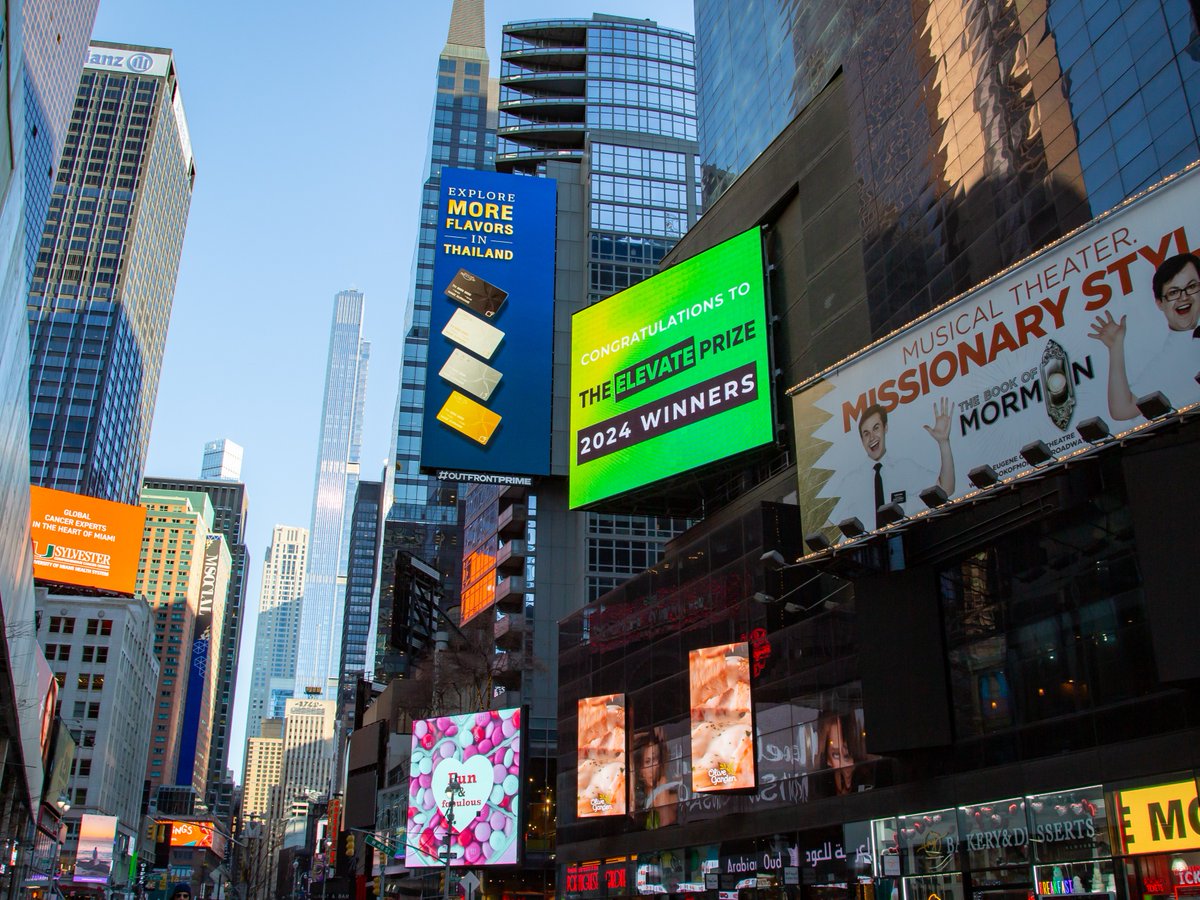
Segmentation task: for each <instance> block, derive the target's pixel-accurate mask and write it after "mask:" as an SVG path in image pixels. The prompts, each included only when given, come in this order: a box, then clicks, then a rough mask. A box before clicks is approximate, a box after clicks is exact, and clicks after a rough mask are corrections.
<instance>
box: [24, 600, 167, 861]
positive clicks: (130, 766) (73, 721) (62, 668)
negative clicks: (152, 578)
mask: <svg viewBox="0 0 1200 900" xmlns="http://www.w3.org/2000/svg"><path fill="white" fill-rule="evenodd" d="M37 612H38V632H37V633H38V641H39V643H40V644H41V645H42V649H43V650H44V652H45V654H46V659H47V660H48V661H49V663H50V667H51V669H52V670H53V671H54V677H55V680H56V681H58V685H59V702H60V709H61V713H60V714H61V716H62V719H63V722H64V723H65V725H66V727H67V728H69V729H70V730H71V732H72V733H73V735H74V737H75V739H76V741H77V743H78V749H77V750H76V753H75V762H74V764H73V766H72V768H71V780H70V782H69V783H68V787H67V800H68V801H69V802H70V804H71V808H70V810H68V811H67V813H66V815H65V816H64V819H65V821H66V824H67V842H66V844H65V846H64V853H63V855H64V857H72V856H73V854H74V848H75V841H76V839H77V836H78V834H79V820H80V818H81V817H82V816H83V814H84V813H93V814H95V815H105V816H116V817H117V819H118V820H119V822H118V832H117V852H118V854H122V853H123V854H124V855H125V856H126V857H127V856H128V854H129V853H130V852H131V851H132V850H133V849H135V846H136V844H135V842H136V839H137V833H138V829H139V826H140V824H141V806H142V788H143V779H144V778H145V774H146V758H147V756H148V755H149V751H150V728H151V725H152V721H153V716H154V709H155V706H154V699H155V692H156V690H157V688H158V673H159V665H158V659H157V658H156V656H155V653H154V638H155V630H154V621H153V617H152V614H151V610H150V606H149V604H148V603H147V602H146V601H145V599H143V598H141V597H82V596H75V595H72V594H57V593H53V592H51V591H49V590H47V589H45V588H39V589H38V590H37ZM124 862H125V864H126V866H127V865H128V859H127V858H125V860H124ZM114 863H115V864H114V871H117V868H116V866H117V865H119V864H120V863H121V859H120V858H118V859H117V860H115V861H114Z"/></svg>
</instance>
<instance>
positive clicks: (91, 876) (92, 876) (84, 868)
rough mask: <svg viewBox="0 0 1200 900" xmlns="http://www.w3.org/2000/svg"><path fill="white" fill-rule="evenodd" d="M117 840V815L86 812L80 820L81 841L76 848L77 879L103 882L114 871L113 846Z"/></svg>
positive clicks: (75, 877) (75, 875) (75, 878)
mask: <svg viewBox="0 0 1200 900" xmlns="http://www.w3.org/2000/svg"><path fill="white" fill-rule="evenodd" d="M116 841H117V817H116V816H97V815H93V814H92V813H84V814H83V816H82V817H80V820H79V843H78V844H77V845H76V849H75V874H74V876H73V877H74V880H75V881H90V882H95V883H97V884H103V883H105V882H107V881H108V876H109V873H110V872H112V862H113V848H114V845H115V844H116Z"/></svg>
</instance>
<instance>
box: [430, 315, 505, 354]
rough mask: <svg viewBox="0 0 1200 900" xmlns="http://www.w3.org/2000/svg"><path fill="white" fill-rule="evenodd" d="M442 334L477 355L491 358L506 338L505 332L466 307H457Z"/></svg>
mask: <svg viewBox="0 0 1200 900" xmlns="http://www.w3.org/2000/svg"><path fill="white" fill-rule="evenodd" d="M442 334H444V335H445V336H446V337H448V338H450V340H452V341H454V343H456V344H458V345H459V346H460V347H466V348H467V349H468V350H470V351H471V352H472V353H474V354H476V355H477V356H482V357H483V358H484V359H491V358H492V354H493V353H495V352H496V348H497V347H499V346H500V342H501V341H502V340H504V332H503V331H501V330H500V329H499V328H493V327H492V326H491V325H489V324H488V323H487V322H485V321H483V319H480V318H477V317H476V316H473V315H471V314H470V313H469V312H467V311H466V310H465V309H456V310H455V311H454V315H452V316H451V317H450V321H449V322H447V323H446V327H445V328H443V329H442Z"/></svg>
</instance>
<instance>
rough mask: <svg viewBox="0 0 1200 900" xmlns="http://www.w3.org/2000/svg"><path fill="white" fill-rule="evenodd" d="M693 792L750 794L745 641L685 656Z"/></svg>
mask: <svg viewBox="0 0 1200 900" xmlns="http://www.w3.org/2000/svg"><path fill="white" fill-rule="evenodd" d="M688 687H689V694H690V698H691V725H692V790H694V791H698V792H711V791H734V790H743V789H747V788H753V787H754V786H755V784H756V779H755V772H754V717H753V708H752V706H751V703H750V645H749V644H748V643H747V642H746V641H740V642H737V643H733V644H721V645H720V646H717V647H703V648H701V649H699V650H692V651H691V652H690V653H688Z"/></svg>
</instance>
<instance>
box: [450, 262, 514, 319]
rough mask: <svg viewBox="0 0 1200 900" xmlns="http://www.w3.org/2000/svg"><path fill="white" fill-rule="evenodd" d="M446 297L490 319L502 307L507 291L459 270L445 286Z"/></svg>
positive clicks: (464, 270) (463, 270)
mask: <svg viewBox="0 0 1200 900" xmlns="http://www.w3.org/2000/svg"><path fill="white" fill-rule="evenodd" d="M446 296H447V297H449V298H450V299H451V300H457V301H458V302H459V303H461V304H462V305H463V306H465V307H466V308H467V309H469V310H471V311H472V312H475V313H478V314H479V315H481V316H484V317H486V318H488V319H490V318H492V317H493V316H495V315H496V313H497V312H499V311H500V307H501V306H503V305H504V301H505V299H506V298H507V297H508V291H505V290H502V289H500V288H498V287H496V286H495V285H494V284H491V283H489V282H487V281H484V280H483V279H482V278H480V277H479V276H478V275H472V274H471V273H470V272H468V271H467V270H466V269H459V270H458V274H457V275H455V276H454V279H453V280H452V281H451V282H450V284H449V285H447V286H446Z"/></svg>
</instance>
